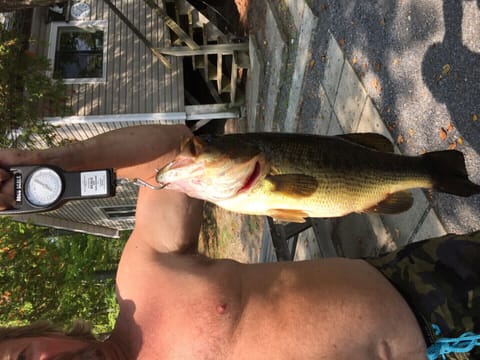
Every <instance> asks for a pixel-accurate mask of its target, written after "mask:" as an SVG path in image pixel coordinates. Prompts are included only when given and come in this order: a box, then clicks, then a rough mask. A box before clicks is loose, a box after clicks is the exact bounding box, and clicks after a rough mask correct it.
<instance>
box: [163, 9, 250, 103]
mask: <svg viewBox="0 0 480 360" xmlns="http://www.w3.org/2000/svg"><path fill="white" fill-rule="evenodd" d="M164 9H165V12H166V14H167V15H168V16H169V17H170V18H171V19H173V20H174V21H175V23H176V24H177V25H178V26H179V28H181V29H182V31H183V32H184V33H185V34H187V35H188V37H189V39H188V41H189V42H190V43H188V42H187V41H186V40H187V39H185V37H184V36H179V33H178V31H175V30H174V29H172V28H170V29H171V30H170V31H171V34H170V35H171V36H170V39H171V46H170V47H168V48H163V49H160V52H161V53H162V54H164V55H169V56H190V57H191V60H192V67H193V70H195V71H199V74H200V75H201V77H202V79H203V81H204V82H205V84H206V87H207V89H208V91H209V92H210V95H211V96H212V98H213V99H214V101H215V102H216V103H224V102H226V98H227V99H228V100H227V102H229V103H230V104H237V103H239V102H241V101H243V99H244V89H243V86H241V85H242V84H241V80H242V78H243V76H244V75H245V71H246V70H247V69H248V68H249V58H248V43H245V42H238V40H236V39H235V36H234V35H233V34H231V33H224V32H222V31H221V30H220V29H219V28H218V27H217V26H216V25H215V24H213V22H211V21H210V20H209V19H207V18H206V17H205V16H204V15H203V14H202V13H201V12H200V11H199V10H197V9H195V8H194V7H193V6H192V5H191V4H190V3H189V2H188V1H187V0H166V1H165V8H164ZM192 43H193V44H197V45H198V48H194V46H191V45H192Z"/></svg>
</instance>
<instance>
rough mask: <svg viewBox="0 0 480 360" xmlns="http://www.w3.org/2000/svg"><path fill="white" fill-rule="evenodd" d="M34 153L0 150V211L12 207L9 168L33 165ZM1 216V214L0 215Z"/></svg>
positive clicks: (12, 199)
mask: <svg viewBox="0 0 480 360" xmlns="http://www.w3.org/2000/svg"><path fill="white" fill-rule="evenodd" d="M35 153H37V152H35V151H28V150H17V149H0V211H2V210H6V209H10V208H12V207H13V205H14V203H15V200H14V191H13V188H14V184H13V178H12V174H11V173H10V172H9V171H8V169H9V168H11V167H12V166H16V165H34V164H35V160H34V159H36V158H37V156H35ZM0 215H1V213H0Z"/></svg>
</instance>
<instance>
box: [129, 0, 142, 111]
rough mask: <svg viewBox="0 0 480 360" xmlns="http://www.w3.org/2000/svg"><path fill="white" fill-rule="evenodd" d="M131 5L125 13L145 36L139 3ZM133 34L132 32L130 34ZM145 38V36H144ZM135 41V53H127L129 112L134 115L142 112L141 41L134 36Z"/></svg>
mask: <svg viewBox="0 0 480 360" xmlns="http://www.w3.org/2000/svg"><path fill="white" fill-rule="evenodd" d="M127 4H129V7H130V9H129V10H127V12H125V14H129V15H131V16H132V21H134V22H132V24H133V26H134V27H136V28H137V29H138V31H139V32H141V33H142V35H143V34H144V33H143V32H142V29H141V13H140V8H141V7H139V6H137V5H139V2H130V1H127ZM130 34H131V32H130ZM144 36H145V35H144ZM132 38H133V39H132V41H133V52H132V53H126V56H127V58H128V61H129V66H128V68H127V73H128V82H127V88H128V90H130V93H129V94H128V96H127V99H128V110H127V112H132V113H134V114H136V113H139V112H140V93H141V90H140V89H141V88H140V83H141V75H142V71H141V69H140V52H141V49H140V40H139V37H138V36H132Z"/></svg>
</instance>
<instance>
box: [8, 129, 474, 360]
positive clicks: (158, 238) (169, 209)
mask: <svg viewBox="0 0 480 360" xmlns="http://www.w3.org/2000/svg"><path fill="white" fill-rule="evenodd" d="M189 134H190V133H189V130H188V129H187V128H186V127H184V126H181V125H178V126H177V125H175V126H173V125H172V126H160V125H155V126H153V125H152V126H139V127H132V128H124V129H120V130H116V131H112V132H109V133H106V134H103V135H100V136H98V137H95V138H92V139H90V140H87V141H84V142H79V143H74V144H69V145H67V146H64V147H60V148H52V149H48V150H44V151H36V152H30V151H16V150H3V151H1V152H0V166H1V167H2V168H7V167H8V166H10V165H21V164H51V165H55V166H58V167H60V168H63V169H65V170H80V169H95V168H107V167H113V168H116V170H117V175H118V176H119V177H126V178H134V177H139V178H142V179H145V180H148V181H152V182H153V179H154V175H155V168H160V167H161V166H162V165H164V164H166V163H167V162H169V161H171V160H172V159H173V158H174V157H175V155H176V153H177V151H178V147H179V143H180V141H181V138H182V137H183V136H185V135H189ZM0 175H1V176H0V178H1V179H2V180H3V181H2V185H3V186H2V189H1V190H2V193H1V197H0V201H1V205H2V206H3V207H6V206H8V203H10V202H11V201H12V194H11V193H9V190H11V189H13V186H12V184H11V181H12V180H11V179H9V174H7V173H6V172H5V171H2V172H0ZM201 212H202V202H201V201H198V200H194V199H191V198H188V197H187V196H185V195H183V194H181V193H176V192H170V191H166V190H162V191H155V190H149V189H146V188H142V189H140V193H139V197H138V203H137V211H136V226H135V229H134V231H133V233H132V235H131V237H130V239H129V240H128V242H127V244H126V246H125V249H124V251H123V255H122V258H121V261H120V264H119V268H118V275H117V292H118V302H119V304H120V314H119V317H118V319H117V323H116V326H115V329H114V330H113V332H112V334H111V336H110V337H109V339H108V340H106V341H103V342H99V341H88V340H79V339H77V338H73V337H68V336H64V335H59V334H53V335H51V336H47V335H42V336H34V335H28V337H25V336H20V337H14V336H13V335H12V336H10V337H9V336H8V335H5V333H8V332H5V331H4V334H3V338H2V336H1V331H0V359H2V360H3V359H14V360H44V359H48V360H52V359H57V358H59V359H60V358H62V359H63V358H65V359H105V360H110V359H112V360H113V359H125V360H132V359H144V360H153V359H196V360H198V359H357V360H360V359H366V360H372V359H408V360H414V359H422V360H423V359H426V358H427V357H426V341H425V333H422V330H421V327H420V325H419V322H418V320H417V317H416V316H415V314H414V312H413V311H412V309H411V307H410V306H409V305H408V304H407V301H406V300H405V299H404V297H403V296H402V295H401V294H400V293H399V291H397V290H396V288H395V287H394V286H392V284H391V283H390V282H389V280H387V278H386V277H385V276H384V275H382V273H381V272H380V271H379V270H377V269H376V268H375V267H373V266H372V265H370V264H369V263H368V262H366V261H364V260H353V259H342V258H335V259H325V260H317V261H304V262H294V263H273V264H240V263H238V262H235V261H232V260H213V259H208V258H206V257H205V256H202V255H200V254H198V253H197V238H198V233H199V229H200V224H201ZM477 249H478V246H477ZM477 251H478V250H477ZM479 273H480V272H479ZM476 291H477V293H476V294H478V286H477V290H476ZM477 326H478V325H477ZM87 348H93V349H95V350H96V351H93V354H94V355H74V354H73V353H77V352H78V353H82V352H85V351H83V350H85V349H87ZM62 354H64V356H63V357H62Z"/></svg>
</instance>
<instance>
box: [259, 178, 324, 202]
mask: <svg viewBox="0 0 480 360" xmlns="http://www.w3.org/2000/svg"><path fill="white" fill-rule="evenodd" d="M265 180H266V181H268V182H270V183H271V184H272V187H273V188H272V190H271V191H272V192H280V193H283V194H285V195H287V196H293V197H305V196H310V195H312V194H313V193H314V192H315V191H316V190H317V187H318V181H317V179H315V178H314V177H313V176H310V175H304V174H281V175H270V176H268V177H266V178H265Z"/></svg>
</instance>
